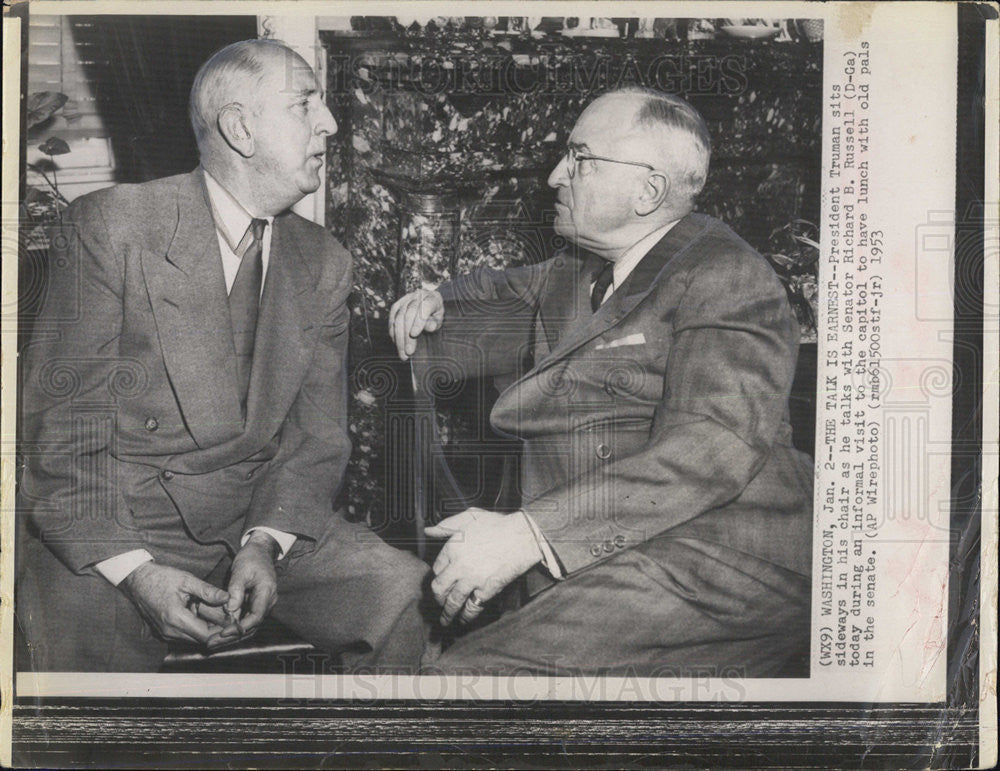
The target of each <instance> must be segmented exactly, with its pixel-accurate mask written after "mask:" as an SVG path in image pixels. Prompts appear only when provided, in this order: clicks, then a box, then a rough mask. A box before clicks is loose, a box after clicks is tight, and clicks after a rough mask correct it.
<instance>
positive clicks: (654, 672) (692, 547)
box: [425, 539, 809, 678]
mask: <svg viewBox="0 0 1000 771" xmlns="http://www.w3.org/2000/svg"><path fill="white" fill-rule="evenodd" d="M655 552H656V553H655V559H654V558H651V557H650V556H648V555H647V554H646V553H644V552H643V551H641V550H640V549H633V550H630V551H628V552H625V553H624V554H622V555H620V556H619V557H616V558H615V559H612V560H608V561H607V562H604V563H602V564H601V565H598V566H596V567H595V568H592V569H590V570H587V571H584V572H582V573H580V574H578V575H576V576H573V577H571V578H569V579H567V580H565V581H562V582H560V583H558V584H556V585H554V586H553V587H552V588H550V589H547V590H546V591H544V592H542V593H541V594H539V595H537V596H536V597H534V598H533V599H532V600H531V601H529V602H528V603H527V604H526V605H524V606H523V607H522V608H520V609H519V610H516V611H512V612H510V613H507V614H505V615H504V616H502V617H501V618H500V619H498V620H497V621H495V622H493V623H492V624H490V625H488V626H486V627H483V628H481V629H478V630H476V631H475V632H472V633H471V634H469V635H467V636H465V637H462V638H460V639H459V640H458V641H457V642H455V643H454V644H453V645H452V646H451V647H450V648H448V649H447V650H445V651H444V653H443V654H442V655H441V656H440V657H439V658H438V659H437V660H436V661H434V662H433V663H432V665H431V666H429V667H427V668H426V669H425V671H426V672H435V671H445V672H449V671H458V670H461V671H469V670H476V671H480V672H489V673H496V674H517V673H519V672H535V673H540V674H552V675H574V674H581V673H598V674H619V675H628V674H634V675H638V676H649V677H691V676H695V677H731V678H732V677H774V676H780V675H788V674H796V675H798V676H803V677H804V676H808V670H807V669H805V671H801V672H793V671H790V670H789V663H790V662H793V661H795V660H796V659H797V658H799V659H801V658H802V654H803V653H804V652H806V653H807V652H808V644H809V613H808V609H809V581H808V579H807V578H806V577H804V576H801V575H799V574H797V573H792V572H791V571H787V570H784V569H782V568H779V567H777V566H775V565H772V564H771V563H766V562H763V561H761V560H757V559H755V558H753V557H749V556H747V555H740V554H736V553H734V552H731V551H728V550H725V549H721V548H718V547H715V546H714V545H710V544H705V543H704V542H696V541H694V540H693V539H683V540H681V539H676V540H672V539H662V542H661V543H658V544H656V548H655Z"/></svg>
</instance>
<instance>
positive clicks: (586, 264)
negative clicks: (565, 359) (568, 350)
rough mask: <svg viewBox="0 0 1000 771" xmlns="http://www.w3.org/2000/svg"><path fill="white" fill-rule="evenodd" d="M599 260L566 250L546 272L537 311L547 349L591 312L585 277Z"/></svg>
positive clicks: (585, 254)
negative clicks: (546, 275) (545, 282)
mask: <svg viewBox="0 0 1000 771" xmlns="http://www.w3.org/2000/svg"><path fill="white" fill-rule="evenodd" d="M599 259H600V258H599V257H597V255H594V254H591V253H589V252H584V251H582V250H581V251H580V252H579V254H573V253H572V252H566V253H565V254H563V255H561V256H560V257H558V258H557V263H556V265H554V266H553V268H552V270H551V271H549V276H548V281H547V284H546V287H545V290H544V295H543V296H542V300H541V303H540V305H539V313H538V318H539V322H540V323H541V325H542V331H543V332H544V333H545V340H546V342H547V343H548V350H549V351H552V350H553V349H555V348H556V346H557V345H558V344H559V341H560V340H561V339H562V338H563V337H565V335H566V334H567V332H568V331H569V330H571V329H573V328H574V327H576V326H578V325H580V324H581V323H583V322H584V321H585V320H586V319H587V318H588V317H589V316H590V315H591V312H590V299H589V297H588V294H587V281H585V280H584V276H588V275H590V272H591V271H592V270H593V266H594V265H595V264H596V261H597V260H599ZM558 260H561V262H558ZM539 358H541V357H539Z"/></svg>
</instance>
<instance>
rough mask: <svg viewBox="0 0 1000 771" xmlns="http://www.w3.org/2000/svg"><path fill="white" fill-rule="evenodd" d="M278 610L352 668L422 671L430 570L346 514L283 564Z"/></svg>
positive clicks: (280, 566)
mask: <svg viewBox="0 0 1000 771" xmlns="http://www.w3.org/2000/svg"><path fill="white" fill-rule="evenodd" d="M277 571H278V602H277V604H276V605H275V608H274V610H273V611H272V612H273V615H274V616H275V617H276V618H277V619H278V620H279V621H281V622H282V623H283V624H285V625H286V626H288V627H289V628H291V629H293V630H294V631H295V632H297V633H298V634H299V635H301V636H302V637H303V638H304V639H306V640H308V641H309V642H311V643H313V644H314V645H316V646H317V647H320V648H323V649H325V650H328V651H331V652H335V653H339V654H341V655H342V657H343V661H344V663H345V664H346V665H347V666H348V668H358V667H372V668H376V669H379V670H392V671H401V672H411V673H415V672H417V671H418V669H419V665H420V659H421V656H422V655H423V651H424V645H425V642H426V639H427V623H426V622H425V613H424V603H425V600H424V597H425V596H426V595H425V584H426V582H427V580H428V574H429V569H428V567H427V565H426V564H424V563H423V562H421V561H420V560H419V559H417V558H416V557H415V556H413V555H412V554H409V553H408V552H404V551H400V550H398V549H395V548H393V547H391V546H389V545H388V544H387V543H385V542H384V541H382V540H381V539H380V538H379V537H378V536H377V535H376V534H375V533H373V532H372V531H371V530H370V529H369V528H367V527H365V526H364V525H363V524H358V523H351V522H347V521H346V520H345V519H343V518H342V517H341V516H340V515H336V516H335V518H334V520H332V521H331V526H330V527H329V528H328V529H327V531H326V532H325V533H324V534H323V535H322V536H321V537H320V539H319V540H318V541H317V542H315V544H307V543H306V544H296V546H295V547H294V548H293V549H292V551H291V553H290V554H289V555H288V556H287V557H286V558H285V559H284V560H281V561H280V562H278V563H277Z"/></svg>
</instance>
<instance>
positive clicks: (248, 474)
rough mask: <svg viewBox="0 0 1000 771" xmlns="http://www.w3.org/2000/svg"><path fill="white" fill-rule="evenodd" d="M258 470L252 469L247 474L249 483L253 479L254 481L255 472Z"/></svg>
mask: <svg viewBox="0 0 1000 771" xmlns="http://www.w3.org/2000/svg"><path fill="white" fill-rule="evenodd" d="M256 470H257V469H250V470H249V471H248V472H247V481H250V480H251V479H253V475H254V472H255V471H256Z"/></svg>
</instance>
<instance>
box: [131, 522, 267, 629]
mask: <svg viewBox="0 0 1000 771" xmlns="http://www.w3.org/2000/svg"><path fill="white" fill-rule="evenodd" d="M276 549H277V543H276V542H275V541H274V539H272V538H271V537H270V536H268V535H267V534H266V533H260V532H256V533H253V534H252V535H251V536H250V538H249V540H248V541H247V542H246V544H245V545H244V546H243V548H241V549H240V551H239V552H238V553H237V555H236V557H235V558H234V559H233V566H232V570H231V571H230V578H229V588H228V591H227V590H225V589H220V588H218V587H217V586H212V585H211V584H210V583H208V582H207V581H202V580H201V579H200V578H198V577H196V576H194V575H192V574H191V573H188V572H187V571H184V570H178V569H177V568H172V567H170V566H169V565H160V564H158V563H156V562H146V563H143V564H142V565H140V566H139V567H137V568H136V569H135V570H133V571H132V572H131V573H130V574H129V575H128V577H126V578H125V580H124V581H123V582H122V584H121V587H122V589H123V590H124V591H125V593H126V594H127V595H128V596H129V598H130V599H131V600H132V602H133V603H135V606H136V607H137V608H138V610H139V612H140V614H142V616H143V618H145V619H146V621H148V622H149V624H150V625H151V626H152V627H153V628H154V629H155V630H156V632H157V633H158V634H159V635H160V636H161V637H163V638H164V639H166V640H182V641H184V642H191V643H198V644H201V645H205V646H206V647H208V648H218V647H219V646H222V645H226V644H228V643H231V642H235V641H237V640H239V639H242V638H246V637H249V636H250V635H252V634H253V633H254V632H255V631H256V630H257V627H258V626H260V623H261V621H263V620H264V618H265V617H266V616H267V614H268V612H270V610H271V608H272V607H273V606H274V603H275V602H276V601H277V598H278V582H277V577H276V575H275V571H274V556H275V554H276Z"/></svg>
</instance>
